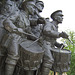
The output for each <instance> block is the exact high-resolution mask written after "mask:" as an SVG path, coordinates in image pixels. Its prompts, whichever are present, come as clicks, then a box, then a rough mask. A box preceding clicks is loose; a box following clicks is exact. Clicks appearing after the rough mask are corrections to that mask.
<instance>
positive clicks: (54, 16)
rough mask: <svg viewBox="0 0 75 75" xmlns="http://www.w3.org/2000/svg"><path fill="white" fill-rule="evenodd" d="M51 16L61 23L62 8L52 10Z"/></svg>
mask: <svg viewBox="0 0 75 75" xmlns="http://www.w3.org/2000/svg"><path fill="white" fill-rule="evenodd" d="M51 18H52V19H53V20H54V21H57V22H58V23H62V21H63V14H62V10H57V11H55V12H53V13H52V14H51Z"/></svg>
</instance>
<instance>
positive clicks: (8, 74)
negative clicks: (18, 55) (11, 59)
mask: <svg viewBox="0 0 75 75" xmlns="http://www.w3.org/2000/svg"><path fill="white" fill-rule="evenodd" d="M14 69H15V65H11V64H6V66H5V75H13V72H14Z"/></svg>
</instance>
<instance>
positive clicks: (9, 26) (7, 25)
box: [3, 14, 17, 32]
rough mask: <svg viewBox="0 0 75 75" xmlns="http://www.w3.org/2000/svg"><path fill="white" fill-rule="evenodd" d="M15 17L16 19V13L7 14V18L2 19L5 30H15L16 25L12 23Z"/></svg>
mask: <svg viewBox="0 0 75 75" xmlns="http://www.w3.org/2000/svg"><path fill="white" fill-rule="evenodd" d="M16 19H17V15H16V14H13V15H11V16H9V17H8V18H7V19H5V20H4V21H3V25H4V28H5V29H6V30H8V31H9V32H13V31H14V30H16V29H17V27H16V26H15V24H14V22H15V21H16Z"/></svg>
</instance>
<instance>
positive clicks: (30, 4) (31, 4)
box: [22, 1, 36, 15]
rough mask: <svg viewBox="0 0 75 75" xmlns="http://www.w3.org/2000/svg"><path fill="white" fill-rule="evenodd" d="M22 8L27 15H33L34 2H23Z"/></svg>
mask: <svg viewBox="0 0 75 75" xmlns="http://www.w3.org/2000/svg"><path fill="white" fill-rule="evenodd" d="M22 7H23V8H24V9H25V10H27V11H28V13H29V14H31V15H34V12H35V7H36V6H35V2H34V1H25V2H24V3H23V5H22Z"/></svg>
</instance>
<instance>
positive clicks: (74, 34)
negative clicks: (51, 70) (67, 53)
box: [62, 31, 75, 75]
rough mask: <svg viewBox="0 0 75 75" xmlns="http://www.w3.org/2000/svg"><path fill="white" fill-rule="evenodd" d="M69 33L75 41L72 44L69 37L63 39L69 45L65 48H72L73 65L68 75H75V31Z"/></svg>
mask: <svg viewBox="0 0 75 75" xmlns="http://www.w3.org/2000/svg"><path fill="white" fill-rule="evenodd" d="M67 33H68V35H69V39H70V40H71V41H72V42H73V44H71V43H70V42H69V41H68V40H67V39H62V41H63V42H64V41H65V42H66V43H65V45H67V46H66V47H65V48H66V49H68V50H71V65H70V70H69V71H68V72H67V75H75V32H73V31H69V32H67Z"/></svg>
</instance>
